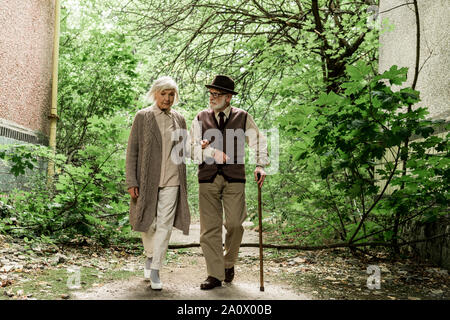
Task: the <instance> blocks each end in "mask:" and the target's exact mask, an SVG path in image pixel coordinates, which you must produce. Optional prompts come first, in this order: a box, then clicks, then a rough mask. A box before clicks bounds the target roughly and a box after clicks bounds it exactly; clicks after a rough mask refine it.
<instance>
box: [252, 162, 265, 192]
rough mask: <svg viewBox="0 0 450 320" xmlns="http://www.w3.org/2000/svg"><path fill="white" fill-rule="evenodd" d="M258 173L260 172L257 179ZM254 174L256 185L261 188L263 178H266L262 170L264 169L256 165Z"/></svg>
mask: <svg viewBox="0 0 450 320" xmlns="http://www.w3.org/2000/svg"><path fill="white" fill-rule="evenodd" d="M258 173H259V174H260V176H259V180H258ZM254 175H255V181H256V183H257V184H258V186H259V187H260V188H262V186H263V183H264V179H265V178H266V172H265V171H264V169H263V168H262V167H256V169H255V172H254Z"/></svg>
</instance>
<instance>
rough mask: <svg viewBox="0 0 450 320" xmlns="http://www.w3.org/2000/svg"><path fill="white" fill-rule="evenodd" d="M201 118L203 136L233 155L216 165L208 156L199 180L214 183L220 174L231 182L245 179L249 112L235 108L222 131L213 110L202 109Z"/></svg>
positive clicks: (212, 145)
mask: <svg viewBox="0 0 450 320" xmlns="http://www.w3.org/2000/svg"><path fill="white" fill-rule="evenodd" d="M197 119H198V121H200V124H201V128H202V139H207V140H208V141H209V142H210V146H211V147H213V148H215V149H218V150H221V151H223V152H224V153H226V154H227V155H228V156H229V157H230V158H231V159H230V160H228V161H227V162H226V163H225V164H216V163H215V161H214V159H212V158H207V159H205V161H203V162H202V163H201V164H200V165H199V167H198V182H199V183H206V182H213V181H214V179H215V177H216V175H218V174H221V175H223V177H224V178H225V179H226V180H227V181H228V182H245V166H244V159H245V129H246V128H245V123H246V121H247V112H246V111H244V110H242V109H239V108H233V107H231V112H230V116H229V117H228V119H227V120H226V121H225V125H224V128H223V129H222V130H220V129H219V124H218V123H217V119H216V117H215V116H214V111H213V110H204V111H201V112H200V113H199V114H198V115H197ZM211 129H212V130H211ZM227 141H228V144H227Z"/></svg>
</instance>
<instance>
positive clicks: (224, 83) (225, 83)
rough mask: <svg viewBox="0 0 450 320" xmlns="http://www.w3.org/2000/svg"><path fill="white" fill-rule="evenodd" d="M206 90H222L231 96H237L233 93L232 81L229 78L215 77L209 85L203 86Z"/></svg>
mask: <svg viewBox="0 0 450 320" xmlns="http://www.w3.org/2000/svg"><path fill="white" fill-rule="evenodd" d="M205 87H207V88H214V89H218V90H223V91H225V92H229V93H231V94H238V93H237V92H236V91H234V81H233V79H231V78H230V77H229V76H224V75H217V76H216V77H215V78H214V80H213V82H212V83H211V84H205Z"/></svg>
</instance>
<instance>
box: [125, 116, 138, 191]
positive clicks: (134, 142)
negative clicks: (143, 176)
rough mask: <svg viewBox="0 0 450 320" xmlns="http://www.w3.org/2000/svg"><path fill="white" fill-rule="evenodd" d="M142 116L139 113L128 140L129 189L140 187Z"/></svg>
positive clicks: (127, 176)
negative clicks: (139, 156) (139, 155)
mask: <svg viewBox="0 0 450 320" xmlns="http://www.w3.org/2000/svg"><path fill="white" fill-rule="evenodd" d="M140 118H141V114H140V113H139V112H138V113H137V114H136V116H135V117H134V120H133V125H132V126H131V132H130V136H129V138H128V146H127V158H126V169H125V172H126V185H127V189H129V188H131V187H139V185H138V182H137V162H138V154H139V141H138V138H139V125H140V123H139V122H140Z"/></svg>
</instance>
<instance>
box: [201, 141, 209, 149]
mask: <svg viewBox="0 0 450 320" xmlns="http://www.w3.org/2000/svg"><path fill="white" fill-rule="evenodd" d="M200 143H201V144H202V149H205V148H206V147H207V146H208V145H209V141H208V140H202V141H200Z"/></svg>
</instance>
